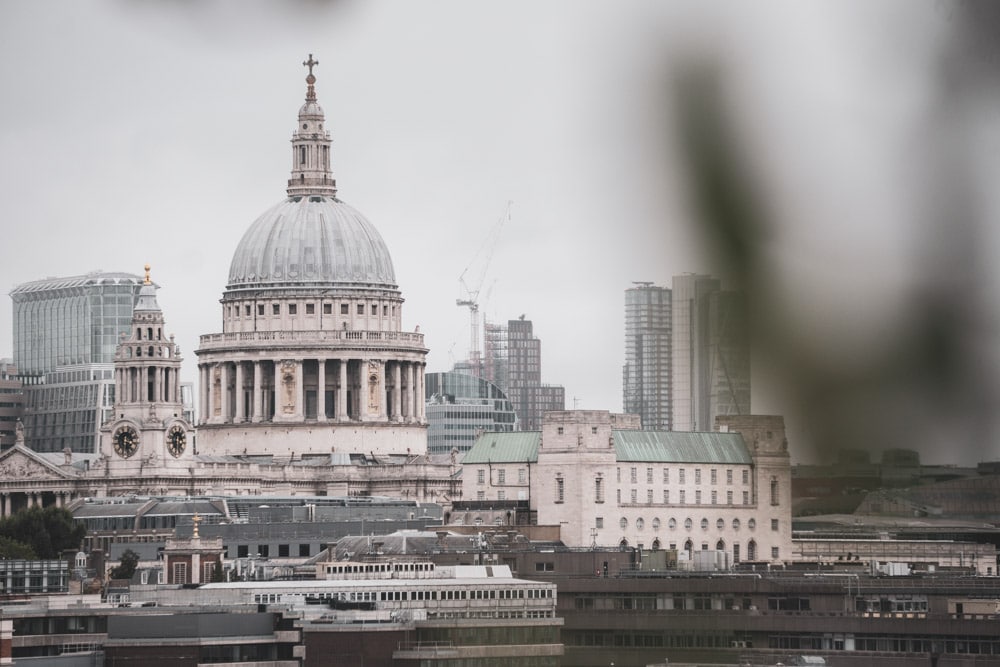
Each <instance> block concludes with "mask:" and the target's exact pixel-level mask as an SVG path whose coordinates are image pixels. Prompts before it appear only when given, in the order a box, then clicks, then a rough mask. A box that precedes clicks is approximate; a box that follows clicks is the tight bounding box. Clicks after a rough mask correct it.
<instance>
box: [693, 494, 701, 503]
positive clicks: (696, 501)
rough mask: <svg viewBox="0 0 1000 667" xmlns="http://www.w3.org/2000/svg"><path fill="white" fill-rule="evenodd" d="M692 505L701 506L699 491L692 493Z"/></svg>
mask: <svg viewBox="0 0 1000 667" xmlns="http://www.w3.org/2000/svg"><path fill="white" fill-rule="evenodd" d="M694 504H695V505H701V491H695V492H694Z"/></svg>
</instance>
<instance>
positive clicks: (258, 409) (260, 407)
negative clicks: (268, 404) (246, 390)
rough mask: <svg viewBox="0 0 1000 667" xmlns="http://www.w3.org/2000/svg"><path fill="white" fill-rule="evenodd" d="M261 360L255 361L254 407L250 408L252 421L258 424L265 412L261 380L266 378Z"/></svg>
mask: <svg viewBox="0 0 1000 667" xmlns="http://www.w3.org/2000/svg"><path fill="white" fill-rule="evenodd" d="M260 364H261V362H259V361H255V362H253V407H252V408H251V409H250V412H251V413H252V415H251V417H250V421H252V422H253V423H255V424H257V423H260V420H261V415H263V414H264V404H263V400H264V399H263V396H262V393H263V392H261V382H263V380H264V374H263V373H262V372H261V368H260Z"/></svg>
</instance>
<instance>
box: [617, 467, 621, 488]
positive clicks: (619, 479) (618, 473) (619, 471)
mask: <svg viewBox="0 0 1000 667" xmlns="http://www.w3.org/2000/svg"><path fill="white" fill-rule="evenodd" d="M616 473H617V475H618V483H619V484H621V483H622V469H621V468H617V469H616Z"/></svg>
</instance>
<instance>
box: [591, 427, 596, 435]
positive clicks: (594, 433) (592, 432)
mask: <svg viewBox="0 0 1000 667" xmlns="http://www.w3.org/2000/svg"><path fill="white" fill-rule="evenodd" d="M590 434H591V435H597V427H596V426H591V427H590Z"/></svg>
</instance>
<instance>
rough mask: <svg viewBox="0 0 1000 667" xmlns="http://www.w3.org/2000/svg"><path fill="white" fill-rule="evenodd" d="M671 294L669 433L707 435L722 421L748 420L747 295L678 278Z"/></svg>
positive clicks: (698, 278) (712, 282) (714, 282)
mask: <svg viewBox="0 0 1000 667" xmlns="http://www.w3.org/2000/svg"><path fill="white" fill-rule="evenodd" d="M671 293H672V294H671V310H672V317H671V328H672V331H671V339H672V345H671V358H672V370H671V385H672V390H671V398H672V402H673V417H672V419H671V421H672V426H671V428H673V430H676V431H705V430H710V429H711V428H713V425H714V424H715V417H716V416H718V415H748V414H750V336H749V317H748V312H747V302H746V295H745V294H743V293H741V292H733V291H725V290H722V288H721V284H720V282H719V280H718V279H716V278H712V277H711V276H705V275H697V274H685V275H680V276H674V278H673V281H672V289H671Z"/></svg>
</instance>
